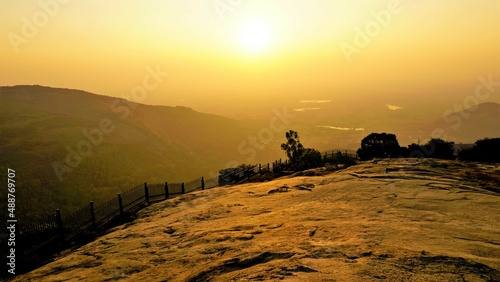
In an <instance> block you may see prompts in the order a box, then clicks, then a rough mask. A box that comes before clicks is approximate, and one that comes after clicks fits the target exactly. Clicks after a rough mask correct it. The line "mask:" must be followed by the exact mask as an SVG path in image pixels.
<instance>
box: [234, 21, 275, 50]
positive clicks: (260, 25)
mask: <svg viewBox="0 0 500 282" xmlns="http://www.w3.org/2000/svg"><path fill="white" fill-rule="evenodd" d="M270 35H271V34H270V30H269V26H268V25H267V24H266V23H265V22H263V21H261V20H257V19H253V20H251V21H248V22H246V23H245V24H244V25H243V26H242V28H241V30H240V38H241V44H242V45H243V48H244V49H245V50H247V51H251V52H259V51H262V50H264V49H265V48H266V47H268V45H269V41H270Z"/></svg>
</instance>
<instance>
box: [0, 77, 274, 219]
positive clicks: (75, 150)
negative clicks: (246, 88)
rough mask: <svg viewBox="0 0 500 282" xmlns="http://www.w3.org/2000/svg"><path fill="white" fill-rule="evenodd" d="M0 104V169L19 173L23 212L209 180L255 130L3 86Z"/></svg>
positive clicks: (103, 99)
mask: <svg viewBox="0 0 500 282" xmlns="http://www.w3.org/2000/svg"><path fill="white" fill-rule="evenodd" d="M0 101H1V103H0V117H1V119H0V132H1V134H0V154H1V156H2V158H1V160H0V167H1V169H2V171H4V170H6V169H7V168H12V169H15V170H16V172H17V181H18V187H20V189H18V191H19V192H18V197H19V201H20V202H19V212H20V213H21V212H22V213H23V214H30V213H41V211H40V210H47V211H49V212H51V213H52V212H53V211H54V209H55V208H63V209H64V208H67V209H74V208H77V207H80V206H81V205H82V203H84V202H88V201H90V200H94V201H98V200H99V199H107V198H109V197H110V196H115V195H116V193H118V192H120V191H124V190H127V189H130V188H132V187H133V186H135V185H137V184H140V183H142V182H143V181H149V182H150V183H151V182H154V183H162V182H164V181H170V182H172V181H189V180H191V179H193V178H198V177H200V176H205V177H212V176H215V175H217V173H218V170H219V169H221V168H223V167H224V166H225V165H226V164H227V162H228V161H231V160H236V161H238V162H244V161H245V157H247V156H242V155H241V154H240V153H239V152H238V145H239V144H240V143H241V142H242V141H245V140H246V139H247V137H248V135H249V134H250V133H254V132H256V129H255V126H250V125H249V124H247V123H244V122H241V121H236V120H233V119H229V118H224V117H220V116H216V115H211V114H203V113H199V112H196V111H194V110H192V109H190V108H185V107H167V106H148V105H142V104H135V103H132V102H129V101H126V100H123V99H117V98H114V97H107V96H101V95H96V94H92V93H88V92H84V91H80V90H72V89H59V88H50V87H42V86H13V87H2V88H1V99H0ZM277 150H279V148H277ZM256 161H257V160H256ZM41 203H43V204H41ZM34 204H36V205H37V207H38V210H35V209H32V208H31V207H33V205H34Z"/></svg>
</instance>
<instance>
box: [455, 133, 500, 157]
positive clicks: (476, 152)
mask: <svg viewBox="0 0 500 282" xmlns="http://www.w3.org/2000/svg"><path fill="white" fill-rule="evenodd" d="M499 148H500V138H493V139H488V138H486V139H481V140H477V141H476V143H475V144H474V147H472V148H470V149H464V150H462V151H460V152H459V153H458V157H459V158H460V159H461V160H466V161H477V162H488V163H500V150H499Z"/></svg>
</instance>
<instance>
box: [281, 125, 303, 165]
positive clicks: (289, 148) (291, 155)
mask: <svg viewBox="0 0 500 282" xmlns="http://www.w3.org/2000/svg"><path fill="white" fill-rule="evenodd" d="M285 137H286V140H287V142H286V143H283V144H281V149H282V150H283V151H285V152H286V156H287V157H288V159H289V160H290V162H291V163H292V165H294V164H295V165H296V164H298V163H299V160H300V157H301V156H302V154H304V150H305V149H304V146H302V144H300V140H299V134H298V133H297V131H293V130H290V131H288V132H286V133H285Z"/></svg>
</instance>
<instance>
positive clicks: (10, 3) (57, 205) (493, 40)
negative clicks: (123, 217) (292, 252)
mask: <svg viewBox="0 0 500 282" xmlns="http://www.w3.org/2000/svg"><path fill="white" fill-rule="evenodd" d="M498 15H500V1H496V0H481V1H453V0H442V1H431V0H422V1H410V0H373V1H348V0H315V1H309V0H276V1H264V0H241V1H232V0H231V1H230V0H199V1H180V0H178V1H177V0H176V1H163V0H144V1H134V0H119V1H118V0H107V1H97V0H89V1H67V0H27V1H17V0H2V1H1V3H0V18H1V19H2V24H1V25H0V35H1V38H2V40H0V171H3V172H2V174H1V176H0V177H1V179H2V181H3V179H6V180H5V181H3V183H7V182H8V181H11V182H12V181H15V185H14V184H13V183H14V182H12V183H9V184H10V185H11V186H15V189H14V188H13V187H9V186H6V187H8V188H12V189H11V190H12V191H14V190H15V192H11V190H6V189H2V190H0V191H1V192H0V196H1V197H0V198H1V202H0V209H1V210H3V211H6V210H7V206H8V205H9V204H10V205H11V206H14V203H13V202H15V209H14V208H11V210H12V211H15V213H14V212H9V213H7V212H2V213H0V220H1V221H2V222H7V221H6V220H7V218H8V217H10V218H16V220H17V219H19V222H21V223H20V224H22V223H23V222H34V221H35V219H36V220H38V219H41V218H49V217H47V216H50V218H52V217H53V215H54V212H55V211H56V209H60V211H61V212H62V213H63V214H64V215H65V216H66V215H70V214H72V213H73V212H75V211H78V210H80V209H81V207H82V206H85V207H88V206H89V202H90V201H95V202H96V205H97V204H99V203H101V202H105V201H108V200H109V199H112V200H114V197H117V194H118V193H123V192H124V191H128V190H129V189H131V188H133V187H138V185H139V186H140V185H144V182H147V183H150V184H152V183H153V184H158V185H163V184H164V183H165V182H169V183H173V182H188V181H190V180H193V179H198V178H200V177H205V179H215V180H213V181H217V179H218V176H219V173H224V172H226V171H227V170H223V169H226V168H228V167H237V166H238V165H241V164H247V165H249V164H254V165H255V164H259V163H261V164H264V165H265V164H267V163H269V162H273V161H275V160H279V159H282V160H283V162H284V161H285V160H286V159H287V158H290V162H288V164H290V163H292V161H291V160H292V157H293V156H294V155H293V154H291V153H290V151H287V152H286V153H285V151H286V144H285V146H284V149H283V150H282V147H281V145H282V143H284V142H288V141H294V140H292V139H293V138H291V139H289V140H286V138H285V132H290V131H289V130H294V131H296V132H298V134H299V135H300V142H301V143H300V144H302V145H303V148H304V150H302V151H300V150H299V151H300V152H302V153H303V154H304V155H305V154H306V153H305V152H307V153H310V155H309V156H312V157H311V158H314V157H317V158H316V159H318V158H319V159H320V161H325V160H327V159H326V158H322V156H323V155H324V153H325V152H327V151H332V150H342V152H346V151H347V152H349V153H351V154H354V153H355V152H356V151H357V150H358V149H359V148H360V145H361V140H363V138H365V137H366V136H368V135H369V134H371V133H374V132H376V133H382V132H384V133H390V134H395V136H397V141H398V142H399V144H397V145H398V146H397V149H401V148H400V147H399V145H401V146H407V145H409V144H412V143H418V144H425V143H426V142H427V141H428V140H429V139H431V138H438V139H444V140H445V141H450V142H454V143H455V144H458V145H460V146H456V147H462V148H465V147H467V146H470V145H471V144H472V143H474V142H476V140H479V139H484V138H500V68H499V65H498V62H500V52H498V50H500V37H499V36H498V35H499V34H500V25H499V24H498ZM384 136H393V135H389V134H388V135H384ZM391 138H392V137H391ZM297 139H298V137H297ZM499 141H500V140H499ZM394 143H396V142H394ZM433 144H434V143H433ZM445 144H451V143H445ZM415 146H416V147H417V148H424V147H419V145H415ZM289 148H290V147H289ZM296 148H299V147H296ZM450 148H451V147H450ZM316 150H317V151H316ZM408 150H409V149H408ZM452 150H453V149H450V151H452ZM299 151H297V152H299ZM486 151H487V150H486ZM470 152H476V153H477V152H480V150H479V149H478V150H477V151H472V150H471V151H470ZM481 152H482V151H481ZM453 153H454V152H451V158H455V157H456V156H457V152H455V155H453ZM471 154H472V153H471ZM331 155H332V158H333V154H331ZM428 156H429V155H428ZM340 157H342V155H340ZM451 158H450V159H451ZM297 159H299V158H297ZM297 159H295V160H294V161H296V160H297ZM349 160H351V161H353V160H352V159H349ZM353 162H354V161H353ZM304 163H307V162H306V161H304ZM326 164H327V163H326V162H324V163H322V164H321V165H326ZM328 164H330V163H328ZM344 164H345V163H344ZM349 164H352V163H349ZM295 165H296V164H293V167H292V168H293V169H292V170H300V169H299V167H300V166H298V165H297V166H295ZM333 165H334V167H335V169H338V168H339V166H337V165H338V164H337V163H335V164H333ZM340 168H343V166H340ZM288 169H290V168H287V169H285V167H282V170H280V171H279V172H277V173H278V174H279V173H282V172H283V171H285V172H283V173H284V174H286V173H291V171H292V170H288ZM478 169H482V167H481V168H478ZM6 171H7V172H10V171H15V173H10V174H9V173H7V174H6V173H5V172H6ZM238 173H240V172H238ZM273 173H275V172H273ZM240 174H241V173H240ZM278 174H276V175H278ZM276 175H274V176H276ZM241 177H243V174H242V176H241ZM436 177H437V176H436ZM7 178H9V179H10V180H8V179H7ZM14 178H15V179H14ZM248 179H250V177H248ZM267 180H268V179H267ZM350 181H351V180H350ZM352 181H353V183H354V182H356V181H357V180H352ZM9 184H7V185H9ZM363 185H364V184H363ZM160 187H161V186H160ZM266 187H267V186H266ZM261 188H262V187H261ZM145 189H146V190H147V188H145ZM266 189H267V188H266ZM325 193H328V191H326V192H325ZM495 193H496V192H495ZM330 196H331V195H330ZM145 197H146V196H145ZM14 198H15V200H14ZM9 199H13V200H10V201H11V202H8V201H9ZM92 204H93V202H92ZM456 210H460V209H459V208H457V209H456ZM50 218H49V221H50V220H52V219H50ZM65 220H66V218H65ZM51 224H52V223H51ZM49 225H50V224H49ZM58 228H59V229H63V228H62V227H60V226H58ZM3 230H4V231H2V232H5V230H6V229H5V228H4V229H3ZM12 234H16V233H15V232H12ZM488 234H489V233H488ZM325 236H326V235H325ZM5 238H8V235H7V234H6V233H1V232H0V239H2V240H4V239H5ZM0 243H1V244H3V245H2V246H3V247H5V246H6V244H4V243H5V242H4V241H1V240H0ZM0 250H1V248H0ZM2 255H3V254H2ZM484 262H488V261H487V260H485V261H484ZM491 265H493V267H497V266H498V261H494V264H491ZM0 277H2V276H0ZM200 277H202V278H203V275H201V276H200ZM200 279H201V278H200Z"/></svg>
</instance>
